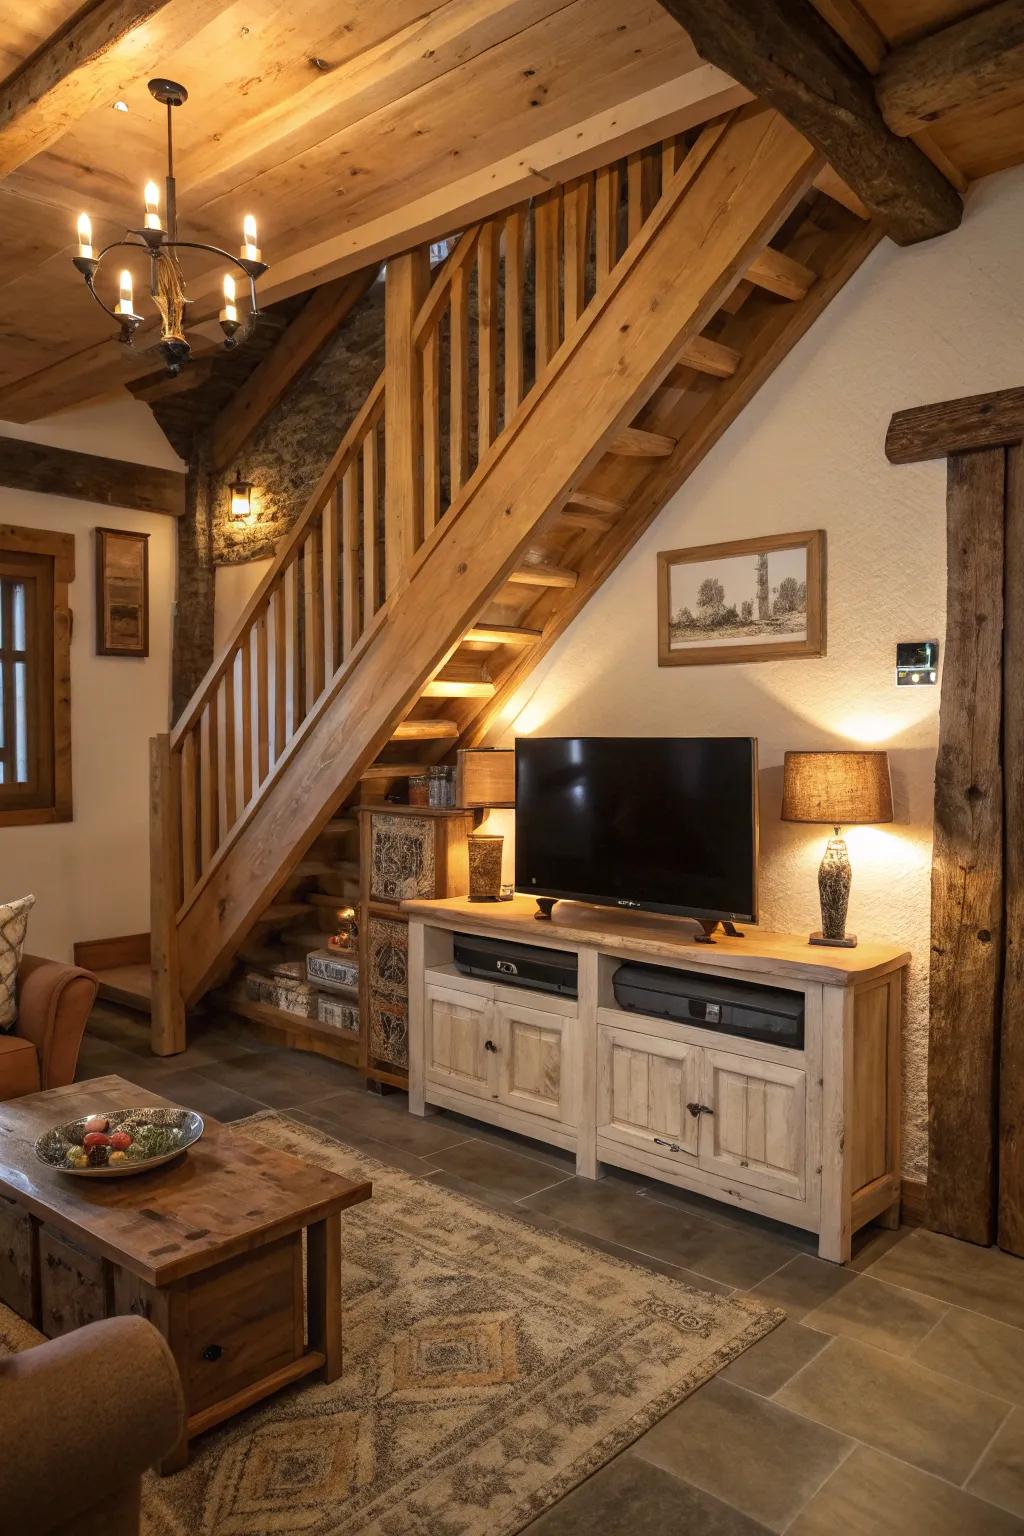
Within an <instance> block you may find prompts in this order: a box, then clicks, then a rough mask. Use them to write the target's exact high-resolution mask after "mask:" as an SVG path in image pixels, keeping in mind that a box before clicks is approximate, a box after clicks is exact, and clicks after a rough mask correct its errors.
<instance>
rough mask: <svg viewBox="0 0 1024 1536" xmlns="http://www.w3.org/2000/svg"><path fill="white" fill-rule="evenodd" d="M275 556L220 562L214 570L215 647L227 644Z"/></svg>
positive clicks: (215, 651) (215, 648) (216, 650)
mask: <svg viewBox="0 0 1024 1536" xmlns="http://www.w3.org/2000/svg"><path fill="white" fill-rule="evenodd" d="M273 563H274V562H273V559H272V558H271V559H266V560H247V561H246V562H245V563H244V564H243V565H218V566H217V568H216V570H215V571H214V573H213V650H214V654H215V655H216V654H217V653H218V652H219V651H220V648H221V646H223V645H226V644H227V641H228V638H229V636H230V634H231V631H232V630H233V629H234V627H235V623H236V621H237V620H238V619H239V617H240V616H241V613H242V610H243V609H244V607H245V605H246V603H247V602H248V601H249V599H250V597H252V594H253V593H254V592H255V590H256V588H257V587H258V586H259V584H260V582H261V581H262V580H263V578H264V576H265V575H266V574H267V572H268V571H269V570H270V567H271V566H272V565H273Z"/></svg>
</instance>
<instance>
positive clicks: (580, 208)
mask: <svg viewBox="0 0 1024 1536" xmlns="http://www.w3.org/2000/svg"><path fill="white" fill-rule="evenodd" d="M562 206H563V209H564V214H565V320H564V331H565V334H566V335H568V333H569V329H570V327H571V326H573V325H575V323H576V321H577V320H578V319H579V317H580V315H581V314H582V313H583V309H584V306H585V305H586V302H587V294H586V286H587V255H588V252H589V249H590V244H589V242H590V178H589V177H588V176H584V177H581V178H580V180H579V181H576V182H573V183H572V184H571V186H568V187H566V189H565V196H564V197H563V199H562Z"/></svg>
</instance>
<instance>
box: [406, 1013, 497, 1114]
mask: <svg viewBox="0 0 1024 1536" xmlns="http://www.w3.org/2000/svg"><path fill="white" fill-rule="evenodd" d="M426 1004H427V1006H426V1019H425V1025H426V1027H425V1030H424V1050H425V1053H426V1060H425V1062H424V1073H425V1076H426V1078H427V1081H428V1082H431V1083H441V1084H443V1085H444V1086H445V1087H446V1088H453V1089H455V1090H456V1091H457V1092H459V1093H471V1094H474V1095H475V1096H476V1097H477V1098H483V1099H496V1098H497V1097H498V1081H497V1079H498V1072H497V1060H498V1043H497V1041H496V1040H495V1038H494V1035H495V1033H496V1028H497V1026H496V1022H495V1018H494V1003H493V1002H491V1001H490V999H489V998H485V997H478V996H476V994H474V993H472V992H456V991H453V990H451V989H450V988H448V987H428V988H427V998H426Z"/></svg>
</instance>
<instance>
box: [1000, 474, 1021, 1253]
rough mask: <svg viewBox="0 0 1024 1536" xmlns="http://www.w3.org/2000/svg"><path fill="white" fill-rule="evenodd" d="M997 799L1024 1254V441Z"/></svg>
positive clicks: (1008, 1123) (1014, 1229)
mask: <svg viewBox="0 0 1024 1536" xmlns="http://www.w3.org/2000/svg"><path fill="white" fill-rule="evenodd" d="M1004 609H1005V612H1004V617H1003V804H1004V814H1005V827H1004V832H1005V848H1006V867H1005V870H1004V873H1003V881H1004V886H1005V895H1004V924H1005V944H1004V949H1003V1016H1002V1033H1001V1039H1000V1068H999V1084H1000V1091H999V1246H1000V1248H1006V1249H1008V1250H1009V1251H1010V1253H1019V1254H1024V446H1022V445H1021V444H1020V443H1017V444H1015V445H1014V446H1013V447H1012V448H1009V449H1008V450H1007V454H1006V574H1005V577H1004Z"/></svg>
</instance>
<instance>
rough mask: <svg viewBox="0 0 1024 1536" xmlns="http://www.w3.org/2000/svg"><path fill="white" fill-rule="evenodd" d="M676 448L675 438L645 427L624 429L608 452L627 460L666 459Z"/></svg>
mask: <svg viewBox="0 0 1024 1536" xmlns="http://www.w3.org/2000/svg"><path fill="white" fill-rule="evenodd" d="M675 446H676V442H675V438H674V437H666V436H665V434H664V433H663V432H648V431H646V429H645V428H643V427H623V428H621V430H620V431H618V432H616V434H615V436H614V437H613V438H612V440H611V442H610V443H609V444H608V448H607V450H606V452H608V453H616V454H621V455H623V457H625V458H642V459H664V458H667V457H668V455H669V454H670V453H671V452H672V450H673V448H674V447H675Z"/></svg>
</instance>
